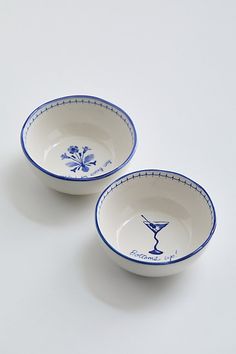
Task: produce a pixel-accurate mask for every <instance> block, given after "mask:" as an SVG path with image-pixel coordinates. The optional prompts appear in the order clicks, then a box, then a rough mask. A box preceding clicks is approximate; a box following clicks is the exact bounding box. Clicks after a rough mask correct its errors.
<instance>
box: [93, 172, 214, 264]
mask: <svg viewBox="0 0 236 354" xmlns="http://www.w3.org/2000/svg"><path fill="white" fill-rule="evenodd" d="M151 171H153V172H163V173H173V174H175V175H177V176H180V177H183V178H186V179H188V180H189V181H191V182H193V183H194V184H196V186H198V187H199V188H200V189H201V190H202V191H203V192H204V193H205V194H206V195H207V197H208V198H209V201H210V203H211V206H212V211H213V224H212V227H211V230H210V233H209V234H208V236H207V238H206V240H205V241H204V242H203V243H202V244H201V245H200V246H199V247H197V248H196V249H195V250H194V251H192V252H190V253H188V254H187V255H185V256H183V257H180V258H178V259H176V260H171V261H167V262H158V263H157V262H145V261H141V260H138V259H134V258H131V257H128V256H126V255H125V254H123V253H121V252H119V251H118V250H117V249H115V248H114V247H113V246H112V245H110V243H109V242H108V241H107V240H106V238H105V237H104V235H103V234H102V232H101V230H100V227H99V223H98V207H99V203H100V200H101V198H102V196H103V194H104V193H105V192H106V191H107V190H108V189H109V188H110V187H111V186H112V184H113V183H116V182H118V181H119V180H121V179H122V178H125V177H127V176H129V175H133V174H135V173H140V172H151ZM216 224H217V223H216V211H215V206H214V204H213V202H212V199H211V197H210V196H209V194H208V193H207V191H206V190H205V189H204V188H203V187H202V186H201V185H200V184H199V183H197V182H195V181H194V180H193V179H191V178H189V177H187V176H185V175H183V174H181V173H179V172H175V171H169V170H162V169H153V168H147V169H142V170H136V171H133V172H129V173H127V174H125V175H123V176H121V177H119V178H117V179H116V180H114V181H113V182H112V183H110V184H109V186H107V187H106V188H105V189H104V190H103V192H102V193H101V194H100V196H99V198H98V200H97V203H96V207H95V225H96V229H97V232H98V234H99V237H100V238H101V240H102V241H103V242H104V243H105V244H106V246H108V248H110V250H111V251H113V252H114V253H116V254H117V255H118V256H120V257H122V258H125V259H126V260H127V261H131V262H134V263H138V264H142V265H146V266H148V265H150V266H165V265H170V264H174V263H179V262H182V261H185V260H186V259H188V258H191V257H193V256H194V255H196V254H197V253H198V252H200V251H201V250H203V248H205V246H206V245H207V244H208V242H209V241H210V239H211V238H212V236H213V234H214V232H215V230H216Z"/></svg>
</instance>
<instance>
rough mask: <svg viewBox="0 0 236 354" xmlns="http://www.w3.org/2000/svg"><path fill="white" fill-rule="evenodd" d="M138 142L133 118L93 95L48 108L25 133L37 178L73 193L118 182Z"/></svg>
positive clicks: (34, 116) (33, 119)
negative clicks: (116, 180) (117, 179)
mask: <svg viewBox="0 0 236 354" xmlns="http://www.w3.org/2000/svg"><path fill="white" fill-rule="evenodd" d="M136 140H137V139H136V131H135V127H134V125H133V122H132V121H131V119H130V118H129V116H128V115H127V114H126V113H125V112H124V111H123V110H122V109H120V108H119V107H117V106H115V105H113V104H112V103H109V102H107V101H105V100H103V99H100V98H97V97H92V96H69V97H62V98H58V99H55V100H53V101H50V102H47V103H45V104H43V105H42V106H40V107H38V108H37V109H36V110H35V111H33V112H32V113H31V114H30V116H29V117H28V119H27V120H26V122H25V124H24V126H23V128H22V132H21V144H22V148H23V151H24V153H25V155H26V157H27V158H28V160H29V161H30V163H31V165H32V167H33V168H34V170H35V172H36V173H37V175H38V176H39V177H40V178H41V179H42V180H43V182H44V183H46V184H47V185H48V186H49V187H51V188H54V189H56V190H58V191H61V192H65V193H70V194H89V193H96V192H99V191H101V190H102V189H103V188H104V187H105V186H106V185H108V184H109V183H110V182H111V181H112V180H114V179H115V178H117V177H118V176H119V175H120V173H121V169H123V168H124V167H126V165H127V163H128V162H129V161H130V159H131V158H132V156H133V154H134V152H135V148H136ZM123 173H124V172H123Z"/></svg>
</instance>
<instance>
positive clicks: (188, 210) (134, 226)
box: [95, 169, 216, 277]
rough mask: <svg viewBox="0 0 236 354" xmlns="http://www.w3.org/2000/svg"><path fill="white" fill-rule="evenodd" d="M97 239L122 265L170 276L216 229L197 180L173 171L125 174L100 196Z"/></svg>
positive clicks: (206, 196)
mask: <svg viewBox="0 0 236 354" xmlns="http://www.w3.org/2000/svg"><path fill="white" fill-rule="evenodd" d="M95 222H96V227H97V231H98V235H99V240H100V243H101V245H102V247H103V248H104V251H105V252H106V253H107V254H108V256H109V257H110V258H111V259H112V260H113V261H114V262H115V263H117V264H118V265H119V266H120V267H122V268H124V269H126V270H128V271H130V272H132V273H135V274H139V275H143V276H150V277H158V276H166V275H172V274H176V273H179V272H181V271H182V270H185V269H186V268H188V267H189V265H190V264H192V263H193V262H194V261H195V260H196V259H198V257H199V256H200V255H201V254H202V253H203V252H204V251H205V250H206V248H207V245H208V243H209V241H210V240H211V238H212V235H213V233H214V231H215V228H216V214H215V208H214V205H213V202H212V200H211V198H210V196H209V194H208V193H207V192H206V190H205V189H204V188H203V187H201V186H200V185H199V184H198V183H196V182H194V181H193V180H192V179H190V178H188V177H186V176H184V175H182V174H180V173H177V172H172V171H164V170H156V169H147V170H140V171H136V172H132V173H129V174H127V175H124V176H122V177H120V178H119V179H117V180H116V181H114V182H113V183H112V184H110V185H109V186H108V187H107V188H106V189H105V190H104V192H103V193H102V194H101V196H100V197H99V199H98V202H97V205H96V211H95Z"/></svg>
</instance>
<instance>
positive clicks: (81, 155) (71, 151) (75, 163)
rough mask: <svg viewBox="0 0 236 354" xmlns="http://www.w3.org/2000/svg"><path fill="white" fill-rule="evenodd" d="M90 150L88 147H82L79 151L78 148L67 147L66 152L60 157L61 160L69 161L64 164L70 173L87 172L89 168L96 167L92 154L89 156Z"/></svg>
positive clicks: (74, 146)
mask: <svg viewBox="0 0 236 354" xmlns="http://www.w3.org/2000/svg"><path fill="white" fill-rule="evenodd" d="M89 150H91V149H90V148H89V147H88V146H84V147H82V149H81V150H80V149H79V148H78V146H76V145H71V146H69V147H68V149H67V152H65V153H64V154H62V155H61V159H62V160H65V159H68V160H70V161H69V162H67V163H66V165H67V166H68V167H70V170H71V171H72V172H77V171H80V169H81V170H82V171H83V172H88V171H89V168H90V166H92V165H94V166H95V165H96V162H97V161H94V154H89V153H88V151H89Z"/></svg>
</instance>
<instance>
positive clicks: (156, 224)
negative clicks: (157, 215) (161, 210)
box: [141, 215, 169, 254]
mask: <svg viewBox="0 0 236 354" xmlns="http://www.w3.org/2000/svg"><path fill="white" fill-rule="evenodd" d="M141 216H142V218H143V219H144V221H143V223H144V225H146V226H147V227H148V228H149V229H150V230H151V231H152V232H153V233H154V239H155V241H156V243H155V245H154V248H153V250H151V251H149V253H151V254H162V253H163V252H162V251H160V250H158V249H157V245H158V243H159V240H158V239H157V234H158V232H160V231H161V230H162V229H163V228H164V227H166V226H167V225H168V224H169V222H166V221H153V222H151V221H149V220H148V219H147V218H146V217H145V216H144V215H141Z"/></svg>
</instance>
